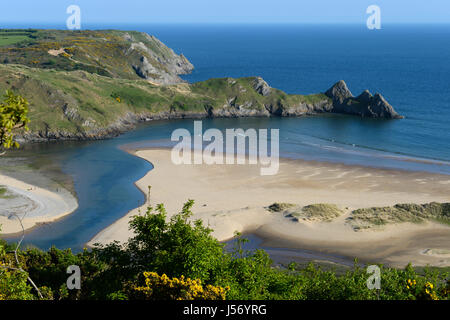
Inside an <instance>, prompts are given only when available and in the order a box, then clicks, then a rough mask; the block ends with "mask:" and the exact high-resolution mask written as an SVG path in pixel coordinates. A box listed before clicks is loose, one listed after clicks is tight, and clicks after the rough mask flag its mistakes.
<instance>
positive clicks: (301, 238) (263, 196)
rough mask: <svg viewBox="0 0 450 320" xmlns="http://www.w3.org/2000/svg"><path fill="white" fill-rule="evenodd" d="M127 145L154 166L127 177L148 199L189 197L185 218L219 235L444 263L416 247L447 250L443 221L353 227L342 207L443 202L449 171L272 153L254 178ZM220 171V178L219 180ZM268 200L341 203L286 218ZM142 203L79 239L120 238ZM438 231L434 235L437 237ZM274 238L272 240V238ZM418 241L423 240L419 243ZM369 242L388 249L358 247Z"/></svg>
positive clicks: (246, 168)
mask: <svg viewBox="0 0 450 320" xmlns="http://www.w3.org/2000/svg"><path fill="white" fill-rule="evenodd" d="M127 152H129V153H131V154H134V155H136V156H138V157H141V158H143V159H145V160H147V161H148V162H150V163H151V164H152V165H153V167H154V168H153V169H152V170H150V171H149V172H148V173H147V174H146V175H145V176H144V177H143V178H142V179H140V180H138V181H137V182H135V185H136V186H138V188H139V189H140V190H141V191H142V192H143V193H144V194H146V191H147V187H148V185H152V194H151V204H152V205H155V204H157V203H164V204H165V207H166V209H167V211H168V213H169V217H170V215H171V214H173V213H174V212H178V211H179V210H180V209H181V206H182V204H183V203H184V202H185V201H186V200H188V199H194V200H196V204H195V205H194V208H193V212H194V216H193V219H202V220H203V221H204V223H205V224H206V225H209V226H210V227H211V228H212V229H213V230H214V232H213V236H215V237H216V238H217V239H218V240H219V241H226V240H230V239H232V238H233V236H234V231H239V232H241V233H244V232H245V233H255V234H256V235H258V236H262V238H264V239H265V241H264V242H265V243H266V244H267V243H269V244H272V245H273V246H275V247H276V246H277V245H278V246H279V245H280V243H282V241H285V242H284V243H286V241H289V242H290V247H292V248H294V249H295V248H298V249H308V248H311V249H314V250H318V251H323V252H327V251H328V252H331V253H334V254H339V255H345V256H353V257H356V256H358V258H360V257H362V258H363V259H364V260H367V261H369V260H371V259H377V262H383V263H388V264H391V265H394V266H402V265H406V264H407V263H408V262H412V263H413V264H416V265H426V264H433V265H437V266H448V265H450V255H449V256H447V255H446V254H444V256H442V255H440V256H438V255H433V254H427V255H425V254H421V252H425V251H426V250H428V251H427V252H433V250H434V251H436V250H437V249H442V250H448V249H450V248H448V235H447V237H446V236H445V233H447V234H448V231H449V229H448V228H449V227H448V226H446V225H441V224H437V223H434V222H426V223H423V224H420V225H417V224H412V223H402V224H393V225H388V226H386V227H385V228H384V229H383V230H377V231H373V230H369V231H358V232H356V231H353V230H352V229H351V228H350V226H349V225H348V224H346V223H345V218H346V217H348V215H349V213H350V211H351V210H354V209H357V208H366V207H371V206H390V205H394V204H397V203H407V202H413V203H427V202H432V201H436V202H448V201H449V200H450V199H449V197H448V195H449V194H450V178H449V177H448V176H446V175H440V174H432V173H426V172H409V171H402V170H389V169H377V168H369V167H362V166H349V165H343V164H335V163H325V162H317V161H306V160H293V159H280V172H279V173H278V175H275V176H268V177H267V176H266V177H262V176H259V174H258V173H257V170H258V166H255V165H240V166H238V165H235V166H227V165H209V166H207V165H179V166H175V165H173V164H172V163H171V161H170V149H165V148H151V149H143V150H128V151H127ZM306 173H307V174H306ZM224 176H226V177H227V179H223V177H224ZM399 185H400V186H399ZM169 189H170V190H169ZM447 189H449V190H447ZM230 199H232V200H231V201H230ZM274 202H290V203H296V204H301V205H309V204H313V203H334V204H336V205H338V206H339V207H340V208H342V209H344V208H346V209H345V214H343V216H342V217H339V218H336V219H335V220H333V221H332V222H302V223H298V222H297V223H292V221H289V219H286V218H285V217H283V216H281V215H279V214H278V215H277V214H273V213H269V212H268V211H267V210H266V209H265V207H266V206H268V205H270V204H272V203H274ZM147 204H148V199H147V201H146V204H145V205H143V206H141V207H139V208H135V209H134V210H131V211H130V212H128V213H127V214H126V215H125V216H123V217H122V218H120V219H118V220H117V221H115V222H114V223H113V224H111V225H110V226H108V227H107V228H105V229H103V230H101V231H100V232H99V233H97V234H96V235H95V236H94V237H93V238H92V239H91V240H90V241H89V242H88V243H87V245H88V246H92V245H93V244H94V243H101V244H106V243H109V242H111V241H113V240H118V241H120V242H122V243H123V242H125V241H127V240H128V238H129V237H130V236H131V232H129V231H128V221H129V219H130V217H131V216H133V215H136V214H140V212H143V211H144V209H145V208H146V207H147ZM225 208H226V209H225ZM438 235H442V237H441V238H438V237H437V236H438ZM415 236H417V237H418V238H420V239H421V241H419V242H418V243H416V244H415V246H416V247H417V248H415V247H414V246H409V247H408V243H411V239H414V237H415ZM433 236H434V237H433ZM324 239H326V240H324ZM408 239H409V240H408ZM433 239H434V240H433ZM276 240H279V242H278V244H277V241H276ZM408 241H409V242H408ZM420 243H422V244H423V246H425V247H423V248H419V247H420V245H419V244H420ZM371 246H376V247H377V248H383V247H388V249H386V250H384V251H383V250H381V249H380V250H375V251H376V252H373V253H370V252H369V253H365V250H368V249H370V247H371ZM405 246H406V247H405ZM400 249H401V250H400ZM399 250H400V251H401V252H400V251H399ZM430 250H431V251H430ZM369 251H370V250H369ZM343 253H344V254H343ZM380 260H381V261H380ZM372 261H373V260H372Z"/></svg>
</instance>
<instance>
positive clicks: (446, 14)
mask: <svg viewBox="0 0 450 320" xmlns="http://www.w3.org/2000/svg"><path fill="white" fill-rule="evenodd" d="M3 1H5V2H6V0H3ZM71 4H76V5H78V6H80V8H81V13H82V23H84V24H95V23H104V24H113V23H184V22H189V23H211V22H220V23H286V22H288V23H365V21H366V19H367V14H366V13H365V12H366V8H367V7H368V6H369V5H372V4H376V5H378V6H379V7H380V8H381V18H382V22H383V23H450V1H449V0H158V1H156V0H125V1H124V0H121V1H116V0H109V1H106V0H15V1H7V4H5V3H4V4H3V6H2V9H1V10H0V27H1V25H2V24H10V23H18V24H20V25H23V26H26V25H27V24H33V23H36V22H38V23H43V22H48V23H58V24H59V23H61V24H62V25H65V21H66V19H67V17H68V15H67V14H66V8H67V7H68V6H69V5H71Z"/></svg>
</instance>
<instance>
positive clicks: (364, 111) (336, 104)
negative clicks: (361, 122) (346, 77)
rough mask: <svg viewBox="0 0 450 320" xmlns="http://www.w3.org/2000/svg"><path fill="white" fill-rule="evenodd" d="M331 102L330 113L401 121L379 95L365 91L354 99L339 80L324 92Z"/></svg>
mask: <svg viewBox="0 0 450 320" xmlns="http://www.w3.org/2000/svg"><path fill="white" fill-rule="evenodd" d="M325 95H326V96H327V97H329V98H330V99H331V100H332V101H333V108H332V110H331V112H334V113H343V114H352V115H358V116H361V117H368V118H383V119H402V118H403V116H401V115H399V114H398V113H397V112H396V111H395V110H394V108H393V107H392V106H391V105H390V104H389V103H388V102H387V101H386V99H385V98H384V97H383V96H382V95H381V94H379V93H376V94H375V95H373V96H372V94H371V93H370V92H369V91H368V90H365V91H363V92H362V93H361V94H360V95H359V96H358V97H354V96H353V94H352V93H351V92H350V90H349V89H348V87H347V84H346V83H345V82H344V81H343V80H340V81H339V82H337V83H336V84H334V85H333V86H332V87H331V88H330V89H328V90H327V91H326V92H325Z"/></svg>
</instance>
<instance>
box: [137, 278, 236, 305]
mask: <svg viewBox="0 0 450 320" xmlns="http://www.w3.org/2000/svg"><path fill="white" fill-rule="evenodd" d="M144 277H145V287H135V288H134V290H135V291H137V292H139V293H141V294H143V295H144V297H145V299H161V298H163V299H172V300H225V297H226V292H227V291H228V290H229V287H227V288H222V287H219V286H217V287H216V286H212V285H207V286H206V287H204V286H203V285H202V282H201V280H200V279H190V278H187V279H186V278H185V277H184V276H181V277H180V278H172V279H171V278H169V277H168V276H167V275H166V274H163V275H161V276H160V275H158V274H157V273H156V272H144Z"/></svg>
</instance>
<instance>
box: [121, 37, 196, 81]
mask: <svg viewBox="0 0 450 320" xmlns="http://www.w3.org/2000/svg"><path fill="white" fill-rule="evenodd" d="M138 36H140V37H143V40H144V42H142V41H138V40H136V39H135V37H137V36H136V35H135V36H133V35H130V34H129V33H126V34H125V35H124V39H125V40H127V41H128V42H130V43H131V44H130V49H129V50H128V52H127V54H128V56H129V57H130V59H133V57H134V59H135V60H136V62H135V63H133V64H132V67H133V69H134V70H135V72H136V74H137V75H138V76H139V77H141V78H143V79H146V80H150V81H152V82H154V83H158V84H164V85H167V84H175V83H180V82H183V80H182V79H181V78H180V77H179V76H178V75H180V74H187V73H190V72H191V71H192V70H193V69H194V66H193V65H192V64H191V63H190V62H189V61H188V59H186V57H185V56H184V55H183V54H180V55H177V54H176V53H175V52H174V51H173V50H172V49H170V48H168V47H167V46H166V45H165V44H164V43H162V42H161V41H159V40H158V39H157V38H155V37H154V36H150V35H148V34H146V33H141V34H138Z"/></svg>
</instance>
